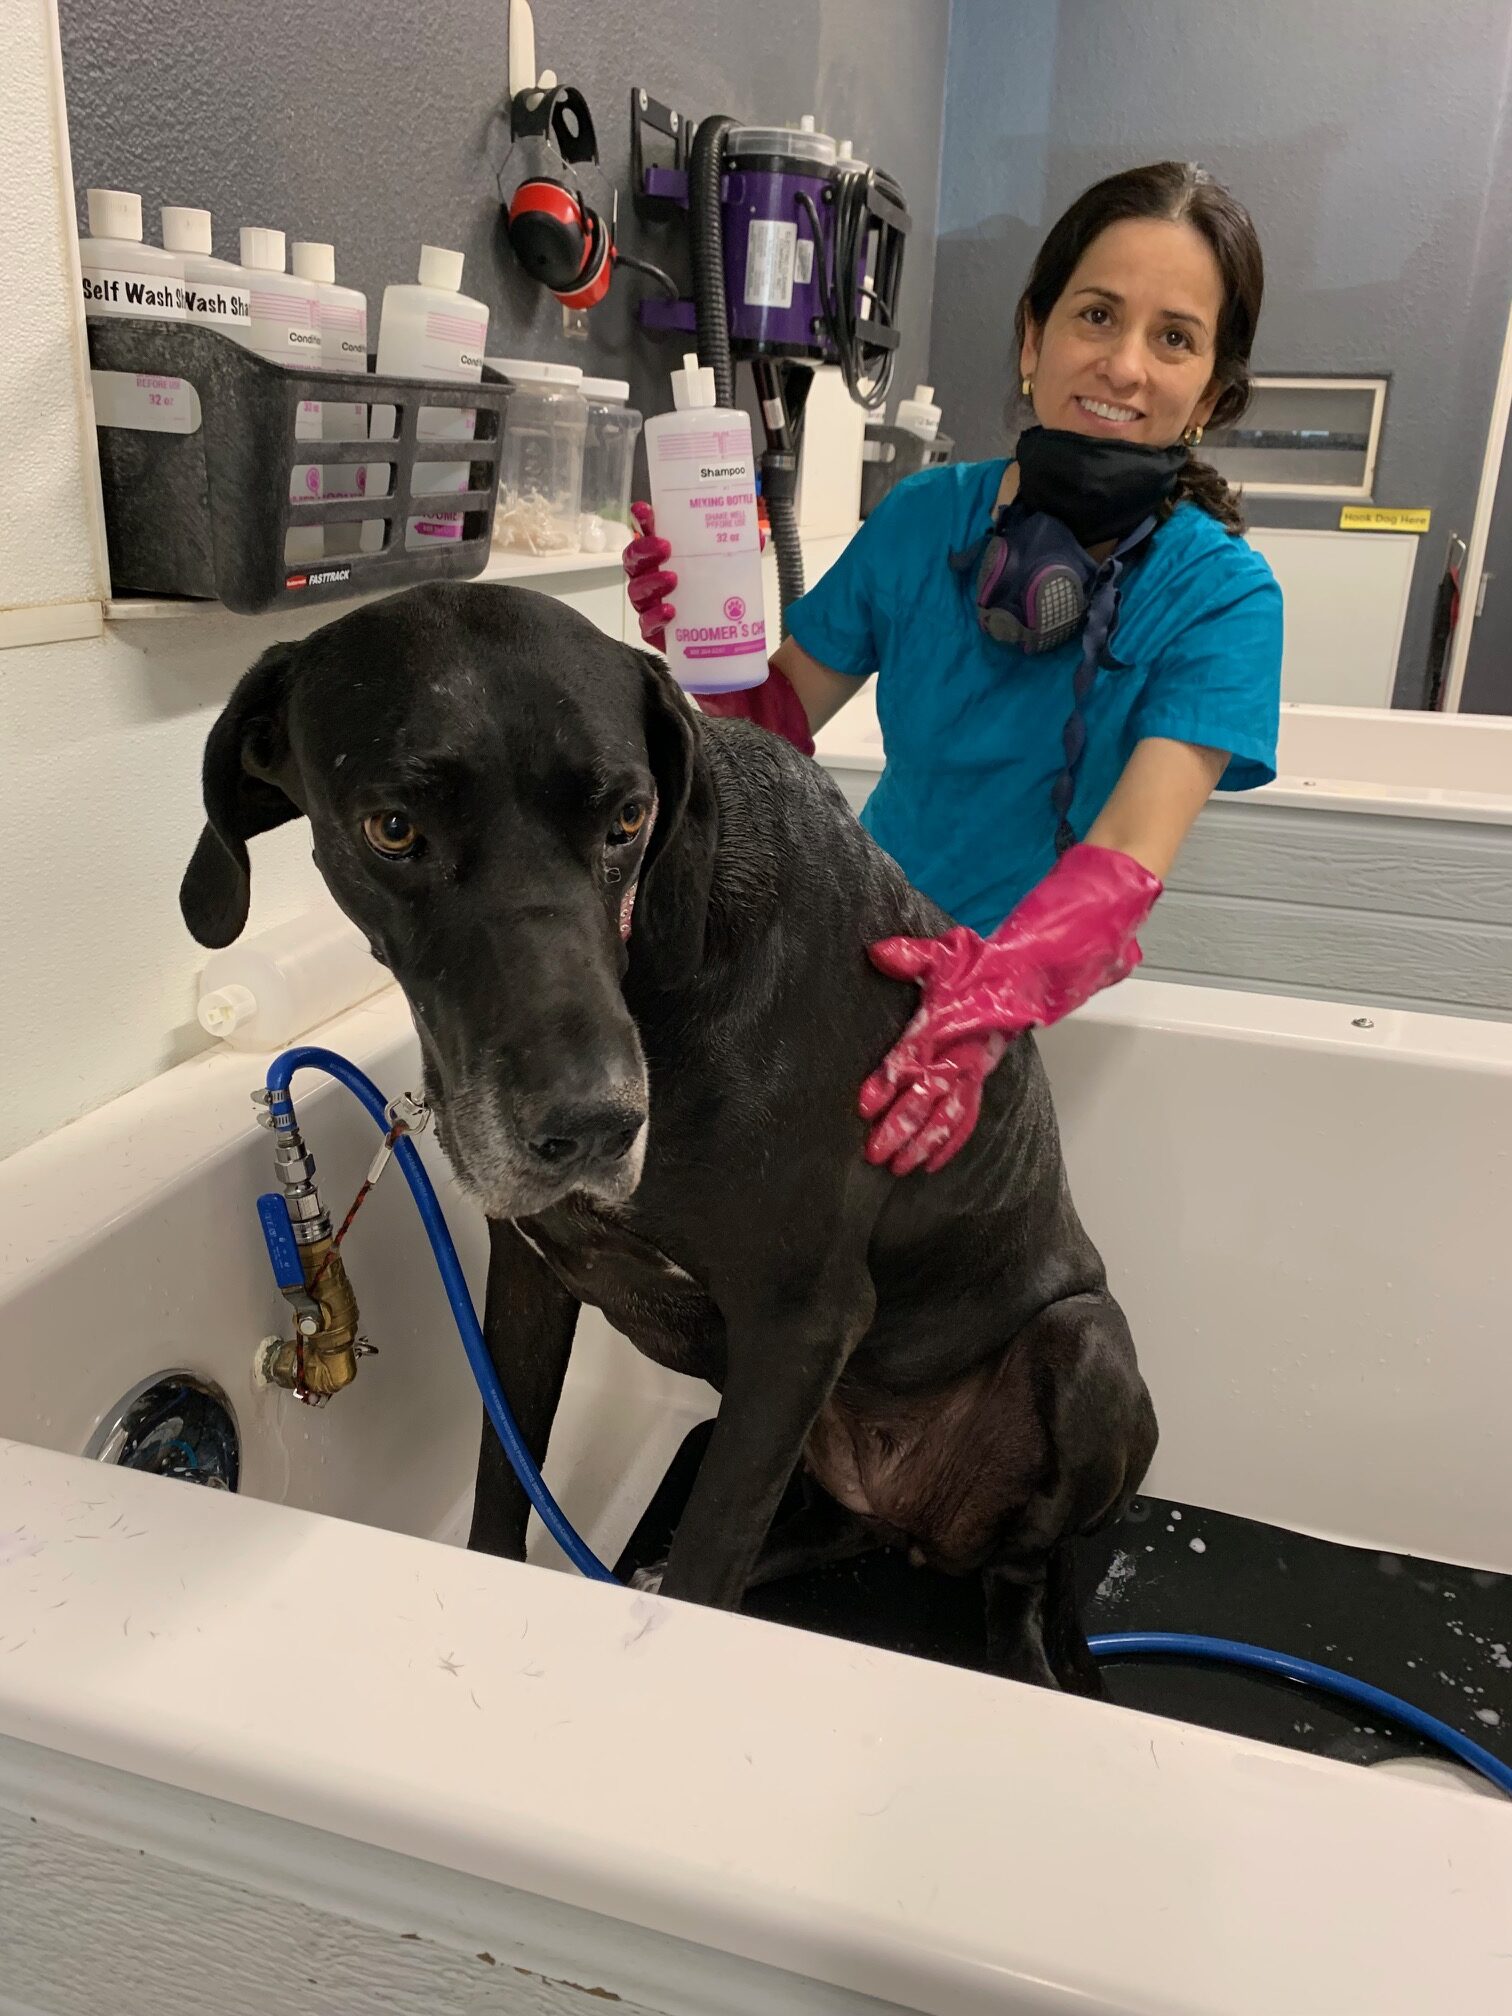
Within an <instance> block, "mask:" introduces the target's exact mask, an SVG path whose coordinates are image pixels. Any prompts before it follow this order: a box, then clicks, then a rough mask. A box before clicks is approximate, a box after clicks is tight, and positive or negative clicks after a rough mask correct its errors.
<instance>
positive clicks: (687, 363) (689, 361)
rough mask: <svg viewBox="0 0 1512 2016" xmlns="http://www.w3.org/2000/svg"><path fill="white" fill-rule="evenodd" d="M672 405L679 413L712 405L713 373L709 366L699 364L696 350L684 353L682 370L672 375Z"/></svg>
mask: <svg viewBox="0 0 1512 2016" xmlns="http://www.w3.org/2000/svg"><path fill="white" fill-rule="evenodd" d="M672 403H673V405H674V406H675V407H676V408H677V410H678V412H679V413H685V412H687V411H688V409H689V408H690V407H696V406H712V405H713V404H714V372H713V370H712V368H711V367H710V366H709V365H707V364H700V363H699V361H698V352H697V351H696V350H688V351H686V352H684V355H683V368H682V369H681V371H674V372H673V373H672Z"/></svg>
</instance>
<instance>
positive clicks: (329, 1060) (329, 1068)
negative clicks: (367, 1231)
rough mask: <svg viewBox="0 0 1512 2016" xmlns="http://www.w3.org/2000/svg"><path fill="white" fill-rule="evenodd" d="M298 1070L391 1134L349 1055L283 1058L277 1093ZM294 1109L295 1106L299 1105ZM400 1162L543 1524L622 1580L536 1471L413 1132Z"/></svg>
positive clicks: (308, 1052)
mask: <svg viewBox="0 0 1512 2016" xmlns="http://www.w3.org/2000/svg"><path fill="white" fill-rule="evenodd" d="M296 1071H324V1072H325V1073H326V1074H327V1076H328V1077H331V1078H335V1079H337V1080H338V1081H339V1082H340V1083H341V1084H343V1085H345V1087H346V1088H347V1090H348V1091H349V1092H351V1093H352V1094H354V1095H355V1097H356V1098H357V1099H358V1100H359V1101H360V1102H361V1104H362V1105H363V1106H364V1107H365V1108H366V1109H367V1112H368V1114H369V1116H370V1118H372V1119H373V1120H375V1121H376V1122H377V1124H378V1126H379V1128H380V1129H381V1130H382V1132H383V1133H385V1134H387V1132H388V1130H389V1117H388V1111H387V1108H386V1107H385V1105H384V1100H383V1094H382V1093H381V1092H380V1091H379V1090H378V1087H377V1086H376V1085H375V1084H374V1083H373V1081H372V1079H371V1078H369V1077H368V1076H367V1074H366V1073H365V1072H363V1071H359V1070H358V1068H357V1066H356V1065H355V1064H351V1063H348V1061H347V1059H346V1058H345V1057H338V1056H337V1054H336V1052H335V1051H334V1050H320V1049H316V1048H313V1047H308V1046H307V1047H304V1048H301V1049H297V1050H285V1051H284V1053H283V1055H282V1056H281V1057H275V1058H274V1060H273V1062H272V1064H271V1065H270V1066H269V1067H268V1090H269V1092H271V1093H274V1094H278V1095H282V1096H284V1097H287V1096H288V1091H289V1080H290V1079H291V1078H292V1077H293V1076H294V1073H295V1072H296ZM291 1110H292V1107H291ZM394 1159H395V1161H396V1162H397V1163H398V1164H399V1167H400V1168H401V1169H402V1170H403V1171H404V1177H405V1181H406V1182H407V1183H408V1184H409V1187H410V1194H411V1195H412V1196H413V1198H414V1200H415V1207H416V1209H417V1210H418V1211H419V1213H420V1221H421V1223H422V1224H423V1225H424V1227H425V1235H426V1237H427V1238H428V1239H429V1240H430V1246H431V1251H432V1253H434V1254H435V1256H436V1265H437V1267H438V1268H439V1269H440V1270H441V1281H442V1285H443V1286H444V1288H445V1289H446V1299H447V1301H448V1302H449V1303H450V1304H451V1312H452V1315H453V1317H454V1318H455V1320H456V1325H457V1331H458V1334H459V1335H460V1337H461V1339H462V1349H463V1350H464V1351H465V1352H466V1353H467V1362H468V1364H469V1365H470V1366H471V1367H472V1374H473V1377H474V1379H476V1380H477V1382H478V1391H479V1392H480V1393H481V1394H482V1396H483V1405H484V1407H485V1409H486V1410H487V1413H488V1418H489V1420H490V1421H491V1422H492V1423H493V1429H494V1433H495V1434H496V1435H497V1436H498V1438H499V1441H500V1442H501V1443H502V1444H503V1448H504V1454H505V1455H506V1456H507V1457H508V1459H509V1464H510V1468H511V1469H512V1470H513V1471H514V1473H515V1475H516V1477H518V1478H519V1480H520V1482H521V1484H522V1485H523V1486H524V1487H525V1495H526V1497H527V1498H528V1499H529V1500H530V1502H531V1504H532V1505H533V1506H534V1507H535V1509H536V1511H537V1512H538V1513H539V1514H540V1516H541V1524H542V1525H543V1526H544V1527H545V1528H546V1531H547V1532H548V1533H549V1534H550V1535H551V1537H552V1539H553V1540H555V1541H556V1543H557V1545H558V1546H559V1547H560V1548H561V1550H562V1552H563V1553H564V1554H565V1555H566V1556H567V1558H568V1560H569V1561H571V1563H572V1564H573V1566H574V1567H575V1568H579V1569H581V1570H582V1572H583V1574H585V1575H586V1576H588V1577H589V1578H590V1580H592V1581H595V1582H613V1581H614V1580H615V1579H616V1578H615V1576H614V1575H613V1574H611V1572H610V1571H609V1569H607V1568H606V1567H605V1566H604V1564H603V1562H602V1561H600V1559H599V1558H598V1556H597V1555H596V1554H595V1553H594V1551H593V1549H592V1548H591V1547H590V1546H589V1545H588V1543H587V1541H586V1540H583V1539H581V1538H579V1536H578V1534H577V1533H575V1532H574V1531H573V1528H572V1527H571V1526H570V1525H569V1524H568V1520H567V1515H566V1513H565V1512H564V1511H563V1510H562V1508H561V1506H560V1505H558V1503H557V1502H556V1500H555V1498H553V1497H552V1495H551V1492H550V1490H549V1489H548V1487H547V1484H546V1480H545V1478H544V1477H542V1475H541V1473H540V1471H539V1470H538V1469H537V1468H536V1464H535V1459H534V1457H532V1455H531V1453H530V1451H529V1449H527V1448H526V1446H525V1438H524V1436H522V1435H521V1433H520V1430H519V1426H518V1424H517V1422H516V1421H515V1418H514V1415H513V1413H512V1412H511V1411H510V1406H509V1402H508V1400H506V1399H505V1397H504V1388H503V1387H502V1386H501V1385H500V1384H499V1375H498V1373H497V1372H496V1371H495V1370H494V1362H493V1359H492V1358H491V1357H490V1356H489V1355H488V1346H487V1345H486V1344H485V1343H484V1341H483V1330H482V1326H481V1325H480V1324H479V1322H478V1315H477V1311H476V1310H475V1309H474V1308H473V1301H472V1296H471V1294H470V1293H469V1291H468V1286H467V1278H466V1276H465V1275H464V1274H463V1272H462V1263H461V1261H460V1260H459V1259H458V1258H457V1249H456V1247H455V1246H454V1245H453V1244H452V1236H451V1233H450V1232H449V1231H448V1230H447V1225H446V1219H445V1217H444V1215H443V1214H442V1210H441V1202H440V1199H439V1198H438V1197H437V1196H436V1192H435V1190H434V1188H433V1186H432V1184H431V1180H430V1177H429V1176H428V1175H427V1174H426V1169H425V1164H424V1163H423V1162H422V1161H421V1160H420V1154H419V1150H418V1149H417V1148H416V1147H415V1144H414V1142H413V1141H411V1140H410V1138H409V1136H408V1135H407V1134H401V1135H400V1137H399V1139H398V1140H397V1141H396V1142H395V1144H394Z"/></svg>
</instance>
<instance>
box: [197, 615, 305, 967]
mask: <svg viewBox="0 0 1512 2016" xmlns="http://www.w3.org/2000/svg"><path fill="white" fill-rule="evenodd" d="M298 652H299V646H298V645H297V644H275V645H274V646H273V647H272V649H271V650H268V651H265V652H264V653H263V655H262V657H261V658H259V659H258V661H257V663H256V664H255V665H254V666H253V667H252V669H251V671H250V672H247V673H245V674H244V675H243V676H242V678H241V679H240V681H239V682H238V684H237V687H236V691H235V692H234V693H233V694H232V695H231V698H230V699H229V700H228V701H227V703H226V706H225V710H224V711H223V713H222V714H221V717H220V719H219V720H218V721H217V722H216V724H215V726H214V727H213V728H212V729H211V730H210V739H209V740H208V741H207V742H206V744H205V763H204V771H203V784H204V793H205V819H206V825H205V830H204V832H203V833H201V835H200V839H199V845H198V846H197V847H196V848H195V850H194V856H193V858H192V860H191V861H190V863H189V866H188V868H187V869H186V870H185V872H184V879H183V882H182V883H181V884H180V885H179V908H180V910H182V911H183V913H184V922H185V923H186V924H187V925H188V926H189V929H190V930H191V931H192V932H193V934H194V936H195V937H196V938H197V939H198V940H199V942H200V944H201V945H210V946H215V947H219V946H222V945H229V944H230V943H231V942H232V940H233V939H235V938H237V937H239V936H240V934H241V930H242V927H243V925H245V923H246V921H247V906H248V903H249V901H250V899H251V894H252V864H251V862H250V860H249V859H248V857H247V842H248V841H249V840H250V839H251V838H252V837H253V835H254V834H257V833H267V832H269V831H271V830H272V828H273V827H275V826H282V825H285V824H286V823H287V822H288V821H289V820H290V819H297V818H298V817H299V816H300V808H299V807H298V806H297V805H296V804H295V803H294V801H293V799H292V798H290V797H289V795H288V793H287V792H286V791H285V790H284V789H283V788H282V786H281V785H280V784H279V783H277V782H276V781H275V779H276V778H277V776H278V775H279V773H280V772H282V771H285V770H286V769H287V766H288V763H289V742H288V732H287V725H286V721H285V709H286V706H287V702H288V686H289V677H290V674H291V672H292V670H293V665H294V661H295V658H296V657H297V656H298Z"/></svg>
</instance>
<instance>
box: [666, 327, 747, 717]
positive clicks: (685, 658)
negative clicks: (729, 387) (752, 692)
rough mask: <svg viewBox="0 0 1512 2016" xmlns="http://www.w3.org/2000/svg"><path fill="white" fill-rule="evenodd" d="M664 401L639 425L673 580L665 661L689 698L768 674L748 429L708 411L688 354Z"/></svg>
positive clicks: (729, 415) (700, 372) (707, 391)
mask: <svg viewBox="0 0 1512 2016" xmlns="http://www.w3.org/2000/svg"><path fill="white" fill-rule="evenodd" d="M672 399H673V408H674V410H673V411H672V412H670V413H659V414H657V415H656V416H655V417H654V418H652V419H650V420H648V421H647V422H646V460H647V463H648V465H649V468H650V472H651V503H652V507H653V509H654V510H655V512H656V529H657V532H658V533H659V534H660V535H661V537H662V538H663V539H665V540H666V541H667V542H668V544H669V545H670V546H671V548H672V557H671V560H670V561H669V562H668V565H669V566H670V567H671V568H672V570H673V571H674V572H675V573H676V575H677V587H676V589H675V590H674V591H673V597H672V603H673V607H674V609H675V610H676V612H677V613H676V615H675V616H674V618H673V620H672V621H671V622H670V623H669V624H668V625H667V647H666V648H667V663H668V665H669V666H670V667H671V670H672V676H673V677H674V678H675V679H676V680H677V682H678V684H679V685H680V686H682V687H683V688H684V689H685V691H687V692H689V693H738V692H740V691H742V690H743V689H745V688H747V687H751V686H760V685H761V684H762V683H763V681H764V680H765V678H766V676H767V641H766V621H765V617H764V614H763V606H764V605H763V590H762V578H761V540H760V534H759V532H758V530H757V524H756V469H755V463H754V460H753V458H752V454H751V423H750V420H749V419H748V418H747V416H746V415H745V414H744V413H742V412H740V411H739V410H738V409H737V408H735V407H725V406H716V405H715V404H714V373H713V372H712V371H711V370H709V369H707V368H700V366H699V362H698V358H697V357H696V356H695V355H693V354H692V353H689V354H688V355H687V356H685V357H684V358H683V368H682V370H681V371H674V372H673V373H672Z"/></svg>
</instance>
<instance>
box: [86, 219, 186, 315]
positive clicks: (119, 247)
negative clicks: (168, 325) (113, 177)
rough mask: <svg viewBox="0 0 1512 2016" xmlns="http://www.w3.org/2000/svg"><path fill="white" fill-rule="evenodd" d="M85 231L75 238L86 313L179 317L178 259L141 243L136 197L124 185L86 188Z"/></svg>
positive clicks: (181, 305)
mask: <svg viewBox="0 0 1512 2016" xmlns="http://www.w3.org/2000/svg"><path fill="white" fill-rule="evenodd" d="M85 201H86V203H87V205H88V208H89V236H88V237H87V238H81V239H80V240H79V265H80V267H81V269H82V271H83V277H84V312H85V314H86V315H141V316H145V317H146V318H148V319H149V320H150V321H153V322H182V321H184V320H185V319H186V316H185V308H184V262H183V260H182V259H180V258H177V257H176V256H175V255H174V254H173V253H172V252H165V251H164V250H163V249H162V248H161V247H160V246H157V245H144V244H143V243H142V199H141V197H140V196H137V195H134V194H133V193H132V191H130V190H129V189H91V190H89V191H88V192H87V194H86V197H85Z"/></svg>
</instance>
